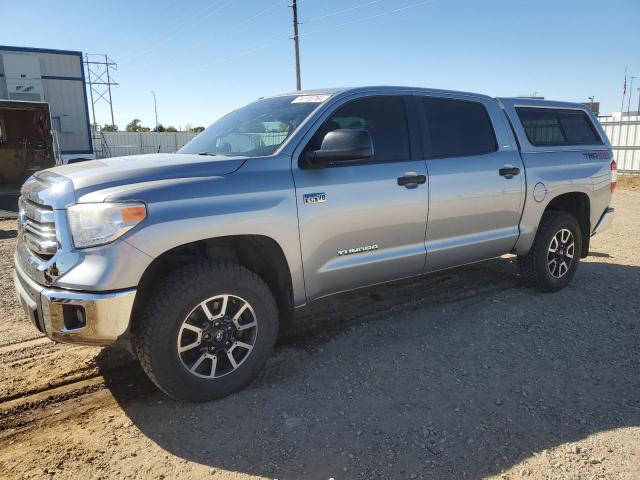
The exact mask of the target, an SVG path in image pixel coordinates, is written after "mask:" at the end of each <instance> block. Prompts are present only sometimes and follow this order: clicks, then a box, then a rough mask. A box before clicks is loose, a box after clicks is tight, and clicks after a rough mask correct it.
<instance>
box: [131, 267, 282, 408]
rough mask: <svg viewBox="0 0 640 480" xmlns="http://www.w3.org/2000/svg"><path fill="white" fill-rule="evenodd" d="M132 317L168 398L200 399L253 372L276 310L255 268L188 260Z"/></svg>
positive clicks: (139, 346) (142, 352)
mask: <svg viewBox="0 0 640 480" xmlns="http://www.w3.org/2000/svg"><path fill="white" fill-rule="evenodd" d="M154 288H155V291H154V293H153V294H152V295H150V297H149V298H148V299H147V301H146V302H145V306H144V307H143V309H142V313H141V316H140V318H139V319H138V321H137V323H136V329H135V332H134V340H135V346H136V354H137V356H138V359H139V360H140V363H141V364H142V367H143V369H144V370H145V372H146V373H147V375H148V376H149V378H150V379H151V380H152V381H153V382H154V383H155V384H156V385H157V386H158V387H159V388H160V389H161V390H163V391H164V392H165V393H167V394H169V395H171V396H172V397H175V398H178V399H181V400H186V401H191V402H202V401H207V400H212V399H215V398H219V397H223V396H226V395H228V394H230V393H232V392H235V391H237V390H239V389H241V388H242V387H244V386H245V385H246V384H248V383H249V382H250V381H251V379H252V378H253V377H254V376H255V375H256V374H257V372H258V371H259V370H260V368H261V367H262V366H263V365H264V363H265V361H266V359H267V358H268V357H269V355H270V353H271V351H272V349H273V345H274V343H275V340H276V337H277V333H278V311H277V307H276V303H275V300H274V298H273V295H272V293H271V291H270V290H269V288H268V287H267V285H266V284H265V283H264V282H263V281H262V279H261V278H260V277H258V276H257V275H256V274H255V273H253V272H251V271H249V270H247V269H246V268H244V267H241V266H240V265H235V264H230V263H204V264H191V265H186V266H184V267H182V268H181V269H179V270H176V271H175V272H173V273H172V274H171V275H170V276H169V277H168V278H166V279H165V280H164V281H162V282H161V283H160V284H159V285H158V286H157V287H154Z"/></svg>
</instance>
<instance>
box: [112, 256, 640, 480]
mask: <svg viewBox="0 0 640 480" xmlns="http://www.w3.org/2000/svg"><path fill="white" fill-rule="evenodd" d="M513 270H514V269H513V266H512V263H511V262H510V261H509V260H508V259H497V260H493V261H489V262H485V263H483V264H477V265H471V266H467V267H462V268H459V269H456V270H452V271H448V272H444V273H440V274H436V275H433V276H428V277H422V278H418V279H413V280H408V281H402V282H396V283H394V284H390V285H382V286H377V287H372V288H369V289H364V290H360V291H358V292H352V293H349V294H346V295H340V296H336V297H332V298H328V299H326V300H324V301H323V302H322V303H319V304H317V305H315V306H314V307H313V308H311V309H309V310H308V311H306V312H304V313H303V314H302V315H301V316H300V320H301V321H300V325H301V326H298V328H297V329H296V330H294V331H292V332H288V333H286V334H285V335H283V338H282V340H281V342H280V344H279V346H278V347H277V349H276V353H275V355H274V358H273V359H272V360H271V361H270V362H269V364H268V366H267V368H266V369H265V371H264V373H263V374H262V375H261V376H260V378H259V379H258V380H257V381H256V382H254V383H253V384H252V385H251V386H250V387H249V388H247V389H245V390H244V391H241V392H239V393H237V394H235V395H232V396H229V397H227V398H225V399H222V400H219V401H215V402H211V403H208V404H201V405H192V404H185V403H182V402H178V401H174V400H171V399H169V398H167V397H165V396H163V395H162V394H160V393H159V392H157V391H156V390H155V389H154V388H153V386H152V385H151V384H150V382H148V381H147V380H146V379H143V377H141V378H140V380H138V383H139V388H138V389H137V391H138V393H137V394H133V395H132V393H131V388H127V387H124V386H123V385H122V382H120V383H119V382H117V381H112V382H109V378H108V377H109V375H110V374H109V372H105V373H104V375H105V377H107V381H108V383H110V384H112V386H111V387H110V388H111V389H112V392H113V394H114V396H115V397H116V399H117V400H118V402H119V403H120V405H121V407H122V408H123V410H124V411H125V413H126V414H127V415H128V416H129V418H130V419H131V420H132V421H133V422H134V424H135V425H136V426H137V427H138V428H139V429H140V430H141V431H142V433H143V434H145V435H146V436H147V437H148V438H150V439H151V440H152V441H154V442H156V443H157V444H158V445H159V446H161V447H162V448H164V449H166V450H167V451H169V452H170V453H172V454H173V455H176V456H178V457H181V458H183V459H186V460H189V461H194V462H198V463H200V464H204V465H208V466H211V467H212V468H215V469H225V470H230V471H237V472H244V473H249V474H255V475H264V476H269V477H276V478H285V479H286V478H318V479H326V478H329V477H335V478H407V477H409V476H412V475H416V477H413V478H420V477H426V478H439V479H442V478H478V477H482V476H486V475H491V474H496V473H499V472H500V471H502V470H503V469H505V468H509V467H511V466H513V465H515V464H518V463H519V462H521V461H522V460H524V459H526V458H529V457H531V456H532V455H533V454H534V453H535V452H540V451H542V450H544V449H549V448H553V447H555V446H558V445H562V444H565V443H570V442H574V441H578V440H581V439H584V438H585V437H587V436H589V435H591V434H593V433H597V432H602V431H606V430H611V429H616V428H620V427H629V426H638V425H640V400H639V397H638V391H640V390H639V389H640V377H639V376H638V371H640V328H639V327H638V320H637V319H638V318H639V316H640V315H639V313H640V311H639V310H640V307H639V305H638V302H637V299H636V298H635V296H634V295H631V294H629V293H628V292H637V291H639V290H640V269H639V267H634V266H622V265H614V264H607V263H600V262H595V261H590V262H589V263H584V264H583V265H581V267H580V270H579V272H578V276H577V277H576V279H575V280H574V282H573V283H572V285H570V286H569V287H568V288H567V289H565V290H563V291H562V292H559V293H557V294H553V295H542V294H539V293H536V292H534V291H532V290H530V289H528V288H525V287H521V286H520V285H519V284H518V282H517V280H516V278H515V276H514V271H513Z"/></svg>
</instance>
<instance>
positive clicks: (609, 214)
mask: <svg viewBox="0 0 640 480" xmlns="http://www.w3.org/2000/svg"><path fill="white" fill-rule="evenodd" d="M615 214H616V210H615V208H611V207H608V208H606V209H605V210H604V212H603V214H602V216H601V217H600V220H598V223H597V224H596V228H594V229H593V233H592V234H591V235H595V234H596V233H602V232H604V231H605V230H606V229H607V228H609V227H610V226H611V222H613V217H614V216H615Z"/></svg>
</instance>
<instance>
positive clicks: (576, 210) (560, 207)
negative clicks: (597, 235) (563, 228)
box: [538, 192, 591, 258]
mask: <svg viewBox="0 0 640 480" xmlns="http://www.w3.org/2000/svg"><path fill="white" fill-rule="evenodd" d="M547 211H558V212H566V213H568V214H570V215H573V216H574V217H575V218H576V220H578V224H579V225H580V231H581V233H582V249H581V252H580V257H581V258H584V257H586V256H587V255H589V239H590V238H591V235H590V234H591V220H590V218H591V217H590V215H591V201H590V199H589V195H587V194H586V193H584V192H568V193H563V194H561V195H558V196H556V197H554V198H553V199H551V201H550V202H549V203H548V204H547V206H546V208H545V210H544V211H543V212H542V215H541V216H540V219H542V217H543V216H544V213H545V212H547ZM538 228H539V225H538Z"/></svg>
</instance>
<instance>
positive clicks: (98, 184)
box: [48, 153, 246, 198]
mask: <svg viewBox="0 0 640 480" xmlns="http://www.w3.org/2000/svg"><path fill="white" fill-rule="evenodd" d="M245 160H246V157H225V156H223V155H221V156H215V157H212V156H206V155H194V154H177V153H173V154H170V153H158V154H148V155H131V156H127V157H115V158H105V159H102V160H89V161H87V162H79V163H73V164H71V165H63V166H60V167H55V168H52V169H49V170H48V171H49V172H51V173H54V174H57V175H62V176H64V177H66V178H68V179H70V180H71V181H72V182H73V187H74V189H75V191H76V196H77V198H80V197H82V196H83V195H85V194H88V193H91V192H95V191H97V190H105V189H111V188H113V187H119V186H126V185H132V184H140V183H147V182H155V181H158V180H178V179H185V178H198V177H202V178H205V177H218V176H222V175H228V174H230V173H233V172H235V171H236V170H237V169H238V168H240V167H241V166H242V164H243V163H244V162H245Z"/></svg>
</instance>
